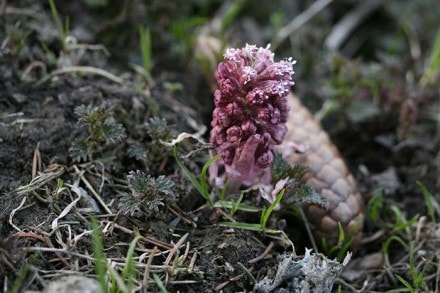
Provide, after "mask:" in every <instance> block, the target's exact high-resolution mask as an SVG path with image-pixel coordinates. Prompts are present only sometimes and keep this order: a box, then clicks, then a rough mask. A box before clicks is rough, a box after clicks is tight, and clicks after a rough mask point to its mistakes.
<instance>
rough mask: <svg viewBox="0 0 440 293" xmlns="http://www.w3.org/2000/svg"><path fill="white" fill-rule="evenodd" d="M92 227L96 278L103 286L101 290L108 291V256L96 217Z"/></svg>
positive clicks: (93, 219)
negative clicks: (103, 246)
mask: <svg viewBox="0 0 440 293" xmlns="http://www.w3.org/2000/svg"><path fill="white" fill-rule="evenodd" d="M92 229H93V231H92V246H93V253H94V255H95V271H96V278H97V280H98V282H99V286H100V287H101V291H102V292H107V291H108V288H107V281H106V263H107V258H106V256H105V254H104V250H103V248H102V239H101V233H100V231H99V227H98V223H96V219H95V218H92Z"/></svg>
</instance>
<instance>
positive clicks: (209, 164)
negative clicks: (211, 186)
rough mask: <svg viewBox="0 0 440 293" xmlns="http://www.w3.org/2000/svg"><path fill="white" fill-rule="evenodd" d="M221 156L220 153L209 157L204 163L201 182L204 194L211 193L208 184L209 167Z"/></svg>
mask: <svg viewBox="0 0 440 293" xmlns="http://www.w3.org/2000/svg"><path fill="white" fill-rule="evenodd" d="M220 157H221V155H220V154H218V155H216V156H214V157H212V158H211V159H209V160H208V161H207V162H206V163H205V165H203V168H202V172H201V173H200V184H201V186H202V189H203V193H204V194H209V191H208V187H207V184H206V174H207V173H208V168H209V166H211V164H213V163H214V162H215V161H217V160H218V159H220Z"/></svg>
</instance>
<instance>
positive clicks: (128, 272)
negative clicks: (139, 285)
mask: <svg viewBox="0 0 440 293" xmlns="http://www.w3.org/2000/svg"><path fill="white" fill-rule="evenodd" d="M141 238H142V236H136V238H134V239H133V241H131V243H130V246H129V248H128V252H127V258H126V260H125V267H124V270H123V271H122V279H123V280H125V281H126V282H127V289H128V291H129V292H131V291H132V288H133V285H134V282H133V280H134V275H135V274H136V270H135V266H134V261H133V254H134V250H135V248H136V243H137V242H138V240H139V239H141Z"/></svg>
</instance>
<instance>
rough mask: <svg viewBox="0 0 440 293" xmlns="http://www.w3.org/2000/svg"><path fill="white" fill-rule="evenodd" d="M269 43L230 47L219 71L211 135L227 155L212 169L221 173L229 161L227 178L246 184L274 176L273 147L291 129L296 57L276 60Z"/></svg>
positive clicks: (223, 155)
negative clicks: (289, 96)
mask: <svg viewBox="0 0 440 293" xmlns="http://www.w3.org/2000/svg"><path fill="white" fill-rule="evenodd" d="M269 48H270V46H267V47H266V48H262V47H260V48H258V47H257V46H255V45H248V44H247V45H246V46H245V47H244V48H241V49H235V48H229V49H227V50H226V52H225V54H224V59H225V61H224V62H221V63H220V64H219V65H218V67H217V70H216V72H215V77H216V79H217V83H218V85H219V89H218V90H216V92H215V93H214V104H215V109H214V111H213V115H212V123H211V126H212V131H211V136H210V140H211V143H212V144H213V145H214V146H215V147H216V152H217V153H220V154H221V156H222V159H221V160H218V161H217V162H216V163H215V166H213V168H212V170H213V171H214V173H216V172H217V171H216V170H218V168H219V167H220V166H222V165H224V168H225V172H226V175H227V179H229V180H233V181H235V182H236V183H240V184H241V183H243V184H245V185H252V184H253V183H255V181H256V180H257V179H258V180H260V182H261V180H266V181H270V170H269V167H270V166H271V164H272V161H273V158H274V155H273V150H272V149H273V147H274V146H275V145H278V144H280V143H281V142H282V140H283V138H284V136H285V134H286V132H287V127H286V125H285V123H286V121H287V117H288V114H289V106H288V105H287V98H286V96H287V94H288V93H289V91H290V88H291V87H292V86H293V85H294V82H293V81H292V75H293V73H294V72H293V68H292V65H293V64H294V63H295V62H293V61H292V59H291V58H289V59H286V60H282V61H279V62H275V61H274V53H272V52H271V51H270V50H269ZM264 178H265V179H264ZM263 183H269V182H263Z"/></svg>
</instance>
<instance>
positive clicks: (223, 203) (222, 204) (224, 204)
mask: <svg viewBox="0 0 440 293" xmlns="http://www.w3.org/2000/svg"><path fill="white" fill-rule="evenodd" d="M232 206H233V203H232V202H231V201H229V200H219V201H216V202H215V203H214V207H215V208H220V209H221V208H224V209H232ZM236 208H237V210H238V211H242V212H248V213H257V212H259V211H260V209H259V208H257V207H254V206H251V205H248V204H244V203H239V204H237V206H236Z"/></svg>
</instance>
